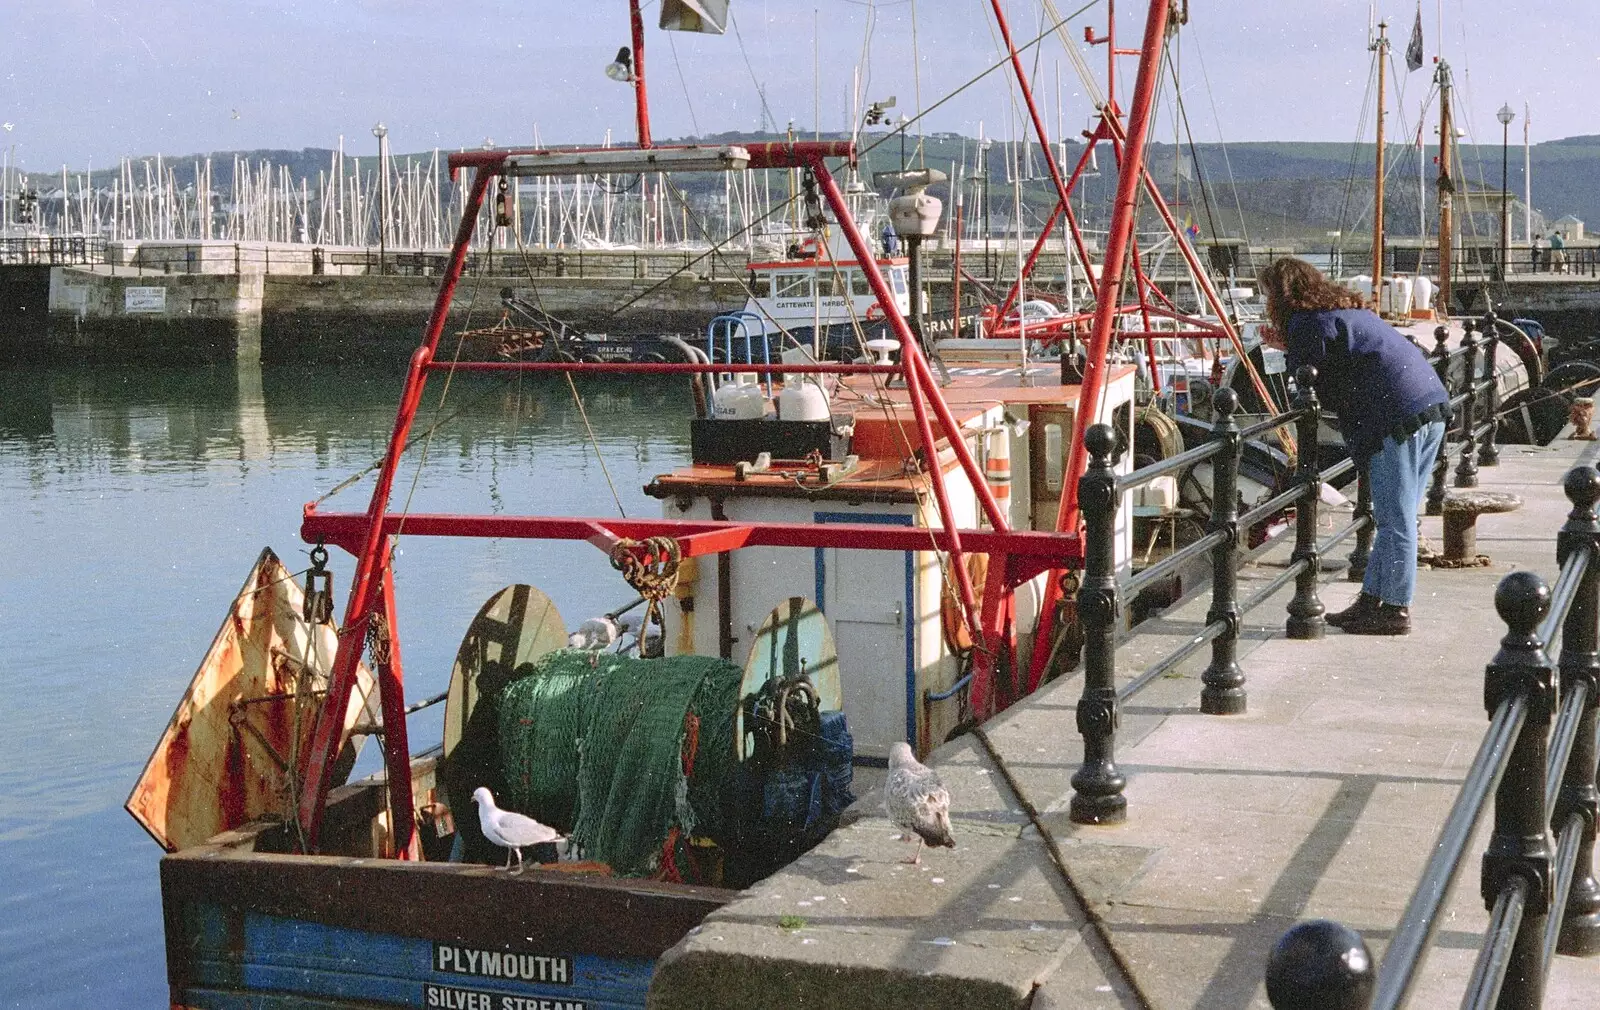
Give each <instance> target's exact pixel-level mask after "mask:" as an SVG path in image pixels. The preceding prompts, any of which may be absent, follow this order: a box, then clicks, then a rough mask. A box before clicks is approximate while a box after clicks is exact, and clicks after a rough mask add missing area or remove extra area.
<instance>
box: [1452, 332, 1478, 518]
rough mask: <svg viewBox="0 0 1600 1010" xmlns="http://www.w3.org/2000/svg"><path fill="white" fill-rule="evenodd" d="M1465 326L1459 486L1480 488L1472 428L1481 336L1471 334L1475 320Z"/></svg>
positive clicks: (1476, 397) (1457, 465) (1475, 413)
mask: <svg viewBox="0 0 1600 1010" xmlns="http://www.w3.org/2000/svg"><path fill="white" fill-rule="evenodd" d="M1464 325H1465V327H1466V331H1467V332H1466V333H1464V334H1462V336H1461V347H1462V350H1464V351H1466V361H1465V362H1463V366H1464V367H1463V368H1462V371H1461V376H1462V382H1461V385H1462V387H1463V391H1464V392H1465V393H1466V394H1467V398H1466V399H1465V400H1463V401H1462V402H1461V462H1459V463H1457V464H1456V487H1477V486H1478V461H1477V460H1476V459H1475V458H1474V456H1473V453H1474V452H1476V451H1477V448H1478V445H1477V437H1476V436H1475V435H1474V434H1473V429H1474V428H1475V427H1477V424H1478V421H1477V415H1478V410H1477V403H1478V335H1477V334H1476V333H1474V332H1472V320H1470V319H1468V320H1467V321H1466V323H1465V324H1464Z"/></svg>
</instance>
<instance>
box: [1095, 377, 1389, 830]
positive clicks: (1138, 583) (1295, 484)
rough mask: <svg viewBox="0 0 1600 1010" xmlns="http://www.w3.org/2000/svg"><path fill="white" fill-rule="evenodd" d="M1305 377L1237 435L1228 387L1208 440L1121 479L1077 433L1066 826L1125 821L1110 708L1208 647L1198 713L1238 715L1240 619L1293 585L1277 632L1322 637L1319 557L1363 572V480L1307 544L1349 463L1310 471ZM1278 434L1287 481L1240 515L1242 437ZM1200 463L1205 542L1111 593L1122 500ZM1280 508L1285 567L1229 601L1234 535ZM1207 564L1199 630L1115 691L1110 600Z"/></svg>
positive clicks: (1315, 408) (1314, 424) (1315, 409)
mask: <svg viewBox="0 0 1600 1010" xmlns="http://www.w3.org/2000/svg"><path fill="white" fill-rule="evenodd" d="M1315 378H1316V372H1315V371H1314V370H1313V369H1301V371H1300V374H1299V375H1297V376H1296V385H1297V388H1298V389H1299V393H1298V395H1297V396H1296V398H1295V401H1294V406H1293V408H1292V409H1290V410H1289V411H1287V412H1285V413H1283V414H1279V415H1278V416H1276V417H1272V418H1268V419H1266V420H1263V421H1261V422H1259V423H1257V424H1253V425H1251V427H1250V428H1248V429H1241V428H1240V427H1239V425H1238V423H1237V422H1236V421H1235V420H1234V417H1233V415H1234V413H1235V412H1236V411H1237V410H1238V406H1239V398H1238V396H1237V394H1235V393H1234V391H1233V390H1231V389H1227V388H1223V389H1220V390H1218V391H1217V394H1216V399H1215V410H1216V423H1215V426H1214V427H1213V429H1212V436H1211V439H1210V441H1208V442H1207V443H1206V444H1205V445H1201V446H1196V447H1195V448H1192V449H1189V450H1186V451H1185V452H1182V453H1179V454H1178V455H1176V456H1172V457H1170V458H1168V459H1165V460H1162V461H1161V462H1159V463H1155V464H1152V465H1150V466H1147V467H1144V468H1142V469H1139V470H1136V471H1134V472H1133V473H1130V474H1127V475H1124V476H1118V475H1117V474H1116V473H1115V472H1113V470H1112V465H1113V460H1112V453H1113V451H1114V449H1115V447H1116V444H1117V438H1116V432H1115V431H1114V430H1113V429H1112V428H1111V427H1110V426H1109V425H1103V424H1101V425H1095V426H1093V427H1091V428H1090V429H1089V430H1088V431H1087V432H1085V433H1084V445H1085V446H1086V447H1087V448H1088V450H1089V466H1088V470H1087V471H1086V472H1085V473H1084V475H1083V479H1082V480H1081V481H1080V482H1079V484H1078V503H1079V507H1080V509H1081V510H1082V512H1083V519H1084V526H1085V558H1084V572H1083V585H1082V587H1081V588H1080V589H1079V591H1078V619H1079V622H1080V624H1081V626H1082V629H1083V633H1084V651H1083V669H1084V678H1083V694H1082V697H1081V698H1080V699H1079V701H1078V713H1077V722H1078V732H1079V733H1081V734H1082V735H1083V745H1084V758H1083V764H1082V766H1081V767H1079V769H1078V771H1077V773H1076V774H1075V775H1073V778H1072V787H1073V790H1074V792H1073V796H1072V802H1071V808H1070V813H1071V817H1072V819H1073V820H1074V821H1076V822H1077V823H1079V824H1109V823H1114V822H1117V821H1121V820H1122V819H1123V818H1124V817H1125V816H1126V814H1127V799H1126V797H1125V796H1124V795H1123V792H1122V791H1123V787H1124V785H1125V784H1126V783H1125V782H1124V780H1123V777H1122V773H1121V772H1120V771H1119V770H1118V769H1117V765H1116V756H1115V750H1116V731H1117V726H1118V706H1119V704H1120V703H1122V702H1124V701H1126V700H1127V699H1129V698H1130V697H1132V696H1133V695H1135V694H1137V693H1138V692H1139V691H1141V690H1143V689H1144V688H1145V687H1146V686H1147V685H1149V684H1150V683H1152V682H1153V681H1155V680H1156V679H1157V678H1159V677H1161V676H1162V675H1164V674H1166V673H1168V672H1170V671H1171V670H1173V669H1174V668H1176V667H1177V666H1178V665H1179V664H1180V663H1182V662H1183V661H1184V660H1186V659H1188V658H1189V657H1190V656H1192V655H1194V654H1195V653H1196V652H1198V651H1200V650H1201V649H1202V648H1204V647H1205V646H1207V645H1210V646H1211V662H1210V664H1209V665H1207V667H1206V670H1205V673H1204V674H1203V675H1202V678H1201V680H1202V683H1203V685H1204V686H1203V688H1202V690H1201V694H1200V708H1201V710H1202V711H1204V712H1206V713H1208V714H1211V715H1237V714H1239V713H1241V712H1244V711H1245V707H1246V691H1245V673H1244V670H1243V669H1242V668H1241V667H1240V666H1239V660H1238V640H1239V625H1240V621H1241V619H1242V618H1243V616H1244V615H1245V614H1247V613H1249V612H1250V611H1251V610H1254V609H1255V608H1256V607H1259V606H1260V605H1261V604H1263V603H1265V602H1266V601H1267V600H1269V599H1271V598H1272V597H1273V595H1275V594H1276V593H1277V592H1278V591H1279V590H1281V589H1282V588H1283V587H1284V586H1286V585H1288V584H1289V583H1290V582H1293V583H1294V584H1295V592H1294V597H1293V598H1292V599H1291V600H1290V601H1289V604H1288V618H1287V622H1286V632H1287V634H1288V635H1289V637H1290V638H1297V639H1313V638H1321V637H1322V635H1323V632H1324V630H1325V622H1324V620H1323V613H1324V607H1323V605H1322V601H1321V600H1320V599H1319V598H1318V596H1317V575H1318V573H1319V571H1320V570H1321V564H1320V558H1321V557H1322V556H1323V555H1324V554H1326V553H1327V552H1328V551H1330V550H1332V549H1333V548H1334V547H1336V546H1338V545H1339V544H1340V543H1342V542H1344V541H1345V540H1346V539H1348V538H1350V537H1351V536H1354V537H1356V545H1355V549H1354V551H1353V552H1352V554H1351V556H1350V577H1351V578H1352V579H1357V580H1359V579H1360V578H1361V576H1362V575H1363V574H1364V573H1365V571H1366V563H1367V556H1368V554H1369V553H1370V552H1371V548H1372V497H1371V494H1370V490H1369V488H1368V487H1367V481H1366V474H1365V472H1362V473H1361V474H1360V476H1359V483H1360V489H1359V491H1358V496H1357V500H1356V510H1355V513H1354V515H1353V517H1352V520H1351V522H1350V523H1349V524H1347V525H1346V526H1345V527H1344V528H1342V529H1341V530H1339V531H1338V532H1336V533H1334V534H1333V535H1332V536H1330V537H1328V538H1327V539H1326V540H1323V541H1321V542H1319V541H1318V540H1317V523H1318V513H1319V509H1320V505H1321V501H1322V485H1323V483H1324V482H1326V481H1329V480H1333V479H1336V478H1338V477H1340V476H1342V475H1344V474H1345V473H1348V472H1349V471H1350V470H1351V469H1352V468H1354V467H1355V464H1354V463H1353V462H1352V461H1350V460H1348V459H1347V460H1344V461H1342V462H1340V463H1338V464H1336V465H1334V466H1332V467H1329V468H1328V469H1327V470H1322V469H1320V468H1319V460H1318V452H1317V432H1318V428H1319V426H1320V424H1321V421H1322V408H1321V405H1320V404H1319V403H1318V402H1317V396H1316V392H1315V391H1314V390H1313V388H1312V384H1313V382H1314V381H1315ZM1287 425H1294V426H1295V428H1296V442H1297V444H1298V452H1299V456H1298V460H1297V464H1296V469H1295V475H1294V479H1293V480H1292V481H1291V482H1290V484H1289V486H1288V487H1287V488H1286V489H1285V490H1284V491H1282V492H1281V493H1279V494H1277V495H1275V496H1273V497H1272V498H1271V499H1269V500H1268V501H1265V502H1262V503H1261V504H1259V505H1256V506H1254V507H1252V508H1250V509H1247V510H1245V511H1243V512H1240V511H1239V505H1238V497H1239V495H1238V474H1239V460H1240V455H1241V452H1242V449H1243V445H1244V439H1245V436H1246V435H1247V434H1250V433H1258V434H1259V433H1263V432H1267V431H1271V430H1274V429H1277V428H1282V427H1285V426H1287ZM1202 462H1209V463H1210V464H1211V516H1210V520H1209V522H1208V523H1207V525H1206V532H1205V535H1203V536H1202V537H1200V538H1199V539H1198V540H1196V541H1194V542H1193V543H1191V544H1188V545H1187V546H1185V547H1183V548H1181V549H1178V550H1175V551H1173V552H1172V553H1171V554H1169V555H1168V556H1167V557H1166V558H1164V559H1162V560H1161V561H1159V562H1157V563H1156V564H1153V565H1150V566H1149V567H1147V568H1145V569H1143V570H1142V571H1140V572H1138V573H1137V574H1135V575H1133V576H1131V577H1130V578H1128V579H1126V580H1124V581H1123V582H1122V583H1120V584H1119V583H1118V581H1117V573H1116V542H1115V539H1116V534H1115V529H1116V519H1117V509H1118V505H1119V503H1120V501H1121V500H1122V497H1123V492H1125V491H1127V490H1129V489H1131V488H1135V487H1139V486H1141V485H1143V484H1148V483H1149V482H1150V481H1152V480H1154V479H1155V478H1157V477H1160V476H1163V475H1165V474H1169V473H1174V472H1177V471H1180V470H1183V469H1186V468H1188V467H1191V466H1194V465H1195V464H1197V463H1202ZM1291 506H1292V507H1293V508H1294V510H1295V534H1294V551H1293V553H1292V554H1291V556H1290V561H1289V565H1288V567H1287V568H1286V569H1285V570H1284V571H1283V572H1282V573H1281V574H1280V575H1278V576H1277V577H1276V578H1274V579H1272V580H1271V581H1269V582H1268V583H1266V584H1265V585H1263V586H1262V587H1261V588H1260V589H1258V590H1257V591H1256V592H1255V593H1253V594H1251V595H1250V597H1249V598H1247V599H1245V600H1243V601H1241V600H1240V599H1239V598H1238V590H1239V579H1238V572H1239V566H1240V564H1241V563H1242V560H1243V555H1242V554H1241V552H1240V550H1239V544H1240V535H1239V533H1240V530H1244V529H1248V528H1250V527H1251V526H1253V525H1255V524H1257V523H1259V522H1261V521H1263V520H1265V519H1267V518H1269V517H1271V516H1274V515H1276V514H1278V513H1280V512H1282V511H1283V510H1284V509H1286V508H1289V507H1291ZM1208 556H1209V558H1210V561H1211V605H1210V607H1209V608H1208V610H1207V611H1206V618H1205V620H1206V625H1205V627H1204V628H1202V629H1201V630H1200V631H1199V632H1198V633H1197V634H1195V635H1194V636H1193V637H1191V638H1190V639H1189V640H1188V641H1186V642H1184V643H1183V644H1182V645H1181V646H1179V647H1178V648H1177V649H1175V650H1173V651H1172V652H1171V653H1170V654H1168V655H1167V656H1166V657H1165V658H1163V659H1161V660H1160V661H1158V662H1157V663H1155V664H1154V665H1152V666H1151V667H1149V668H1148V669H1146V670H1144V671H1142V672H1141V673H1140V674H1139V675H1138V676H1136V677H1134V678H1133V679H1132V680H1131V681H1129V682H1128V683H1127V684H1124V685H1122V686H1120V687H1119V686H1118V684H1117V666H1116V635H1117V626H1118V611H1119V608H1120V601H1121V600H1122V599H1124V598H1129V599H1131V598H1132V597H1133V596H1134V595H1136V594H1137V593H1139V592H1140V591H1141V590H1143V589H1145V588H1146V587H1149V586H1152V585H1155V584H1156V583H1158V582H1160V581H1162V580H1164V579H1168V578H1170V577H1171V576H1173V575H1174V574H1176V573H1177V572H1178V571H1180V570H1182V569H1183V568H1185V567H1186V566H1188V565H1191V564H1194V563H1196V562H1200V561H1202V560H1204V559H1205V558H1207V557H1208Z"/></svg>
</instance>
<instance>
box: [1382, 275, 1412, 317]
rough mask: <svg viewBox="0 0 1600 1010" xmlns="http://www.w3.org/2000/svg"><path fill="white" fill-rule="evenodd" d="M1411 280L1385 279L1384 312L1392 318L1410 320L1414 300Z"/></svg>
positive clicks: (1402, 278) (1407, 278) (1400, 278)
mask: <svg viewBox="0 0 1600 1010" xmlns="http://www.w3.org/2000/svg"><path fill="white" fill-rule="evenodd" d="M1412 293H1413V291H1412V286H1411V278H1409V277H1385V278H1384V279H1383V310H1384V312H1385V313H1387V314H1388V315H1391V316H1399V317H1401V318H1409V317H1410V315H1411V299H1412Z"/></svg>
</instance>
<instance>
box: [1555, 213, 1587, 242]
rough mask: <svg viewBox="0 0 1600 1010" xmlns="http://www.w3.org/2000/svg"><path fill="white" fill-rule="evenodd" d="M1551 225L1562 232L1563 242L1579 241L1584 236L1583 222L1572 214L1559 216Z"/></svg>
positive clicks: (1558, 231)
mask: <svg viewBox="0 0 1600 1010" xmlns="http://www.w3.org/2000/svg"><path fill="white" fill-rule="evenodd" d="M1551 227H1552V228H1554V229H1555V231H1556V232H1557V233H1558V234H1560V236H1561V240H1562V241H1563V242H1577V241H1579V240H1581V239H1582V238H1583V222H1582V221H1580V220H1578V219H1577V218H1576V217H1574V216H1573V215H1571V214H1568V215H1567V216H1566V217H1563V218H1558V219H1557V220H1556V223H1555V224H1553V225H1551Z"/></svg>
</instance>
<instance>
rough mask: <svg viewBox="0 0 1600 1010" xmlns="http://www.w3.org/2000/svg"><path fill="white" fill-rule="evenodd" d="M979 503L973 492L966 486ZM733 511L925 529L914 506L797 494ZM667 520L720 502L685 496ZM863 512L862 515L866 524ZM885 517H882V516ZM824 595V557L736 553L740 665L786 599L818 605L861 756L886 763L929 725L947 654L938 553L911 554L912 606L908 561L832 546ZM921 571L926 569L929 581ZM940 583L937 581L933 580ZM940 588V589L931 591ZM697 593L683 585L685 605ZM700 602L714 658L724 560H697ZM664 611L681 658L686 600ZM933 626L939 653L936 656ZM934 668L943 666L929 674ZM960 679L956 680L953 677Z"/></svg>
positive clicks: (728, 503)
mask: <svg viewBox="0 0 1600 1010" xmlns="http://www.w3.org/2000/svg"><path fill="white" fill-rule="evenodd" d="M967 494H968V496H969V497H970V495H971V489H970V486H969V487H968V488H967ZM723 511H724V514H725V515H726V516H727V518H728V519H729V520H730V521H733V522H738V521H740V520H744V521H747V522H803V523H808V524H809V523H814V522H816V521H817V518H816V517H817V516H818V514H823V513H826V514H833V515H841V516H843V515H849V516H851V517H852V518H850V519H849V520H841V521H850V522H857V521H859V522H872V521H873V520H874V518H875V517H883V516H898V517H904V521H905V524H906V525H912V526H916V525H922V519H921V518H920V517H919V516H918V510H917V508H916V506H915V505H913V504H910V503H906V504H897V503H889V504H885V503H873V504H865V505H852V504H849V503H847V502H840V501H818V500H812V499H788V498H754V497H752V498H729V499H726V500H725V501H724V504H723ZM662 513H663V515H665V516H666V517H668V518H674V519H677V518H682V519H711V518H712V515H711V506H710V503H709V501H708V500H707V499H706V498H704V497H696V498H694V499H692V501H691V503H690V506H689V508H688V509H687V510H686V511H685V510H680V509H679V508H678V505H677V503H676V500H674V499H669V500H667V501H666V502H664V503H663V508H662ZM855 516H859V517H860V518H859V519H857V518H855ZM879 521H882V520H879ZM823 555H824V556H823V573H824V575H823V581H824V592H823V598H822V599H817V571H818V568H817V552H816V551H815V550H810V549H805V548H792V547H746V548H741V549H740V550H737V551H734V552H732V554H731V556H730V591H731V598H730V599H731V617H732V620H731V622H730V623H731V625H732V633H733V636H734V643H733V649H732V653H733V654H732V657H731V659H732V661H733V662H735V663H737V664H739V665H741V666H743V665H744V663H745V661H746V659H747V658H748V655H749V650H750V642H751V641H752V640H753V638H754V637H755V632H756V631H757V630H758V629H759V628H760V626H761V623H762V622H763V621H764V620H766V617H767V614H768V613H770V612H771V610H772V608H773V607H776V606H777V605H778V604H779V603H781V602H782V601H783V600H785V599H787V598H788V597H790V596H804V597H805V598H807V599H809V600H813V601H815V602H816V603H817V604H818V605H819V606H820V607H821V608H822V610H823V612H824V614H826V616H827V618H828V624H829V628H830V630H831V631H832V632H833V636H834V641H835V643H836V644H837V645H838V649H839V672H840V682H841V684H842V686H843V692H844V710H845V716H846V718H847V719H848V720H849V723H850V730H851V733H852V735H853V736H854V737H855V742H856V754H857V755H858V756H865V757H869V758H880V759H881V758H885V757H887V755H888V750H889V745H890V744H893V743H896V742H899V741H908V742H912V743H913V744H914V743H915V741H911V740H909V739H908V736H907V731H906V728H907V724H908V721H910V722H912V723H913V724H914V725H920V724H921V722H922V713H921V698H922V691H923V690H924V688H923V686H922V685H923V684H924V683H928V682H932V680H930V677H929V676H928V674H936V673H937V669H938V664H939V661H940V659H941V657H942V651H943V639H942V636H941V634H940V631H939V623H938V622H939V605H938V601H939V592H938V583H937V579H938V573H939V565H938V560H937V555H935V554H934V553H933V552H916V553H914V554H912V555H911V559H912V560H911V568H912V579H911V582H910V588H911V601H910V606H909V607H907V606H906V601H905V596H906V587H907V580H906V575H905V570H906V555H905V554H904V553H902V552H897V551H869V550H849V549H840V548H825V549H824V551H823ZM922 572H927V573H928V575H927V576H924V575H922V574H919V573H922ZM930 578H931V580H932V581H931V583H930V581H929V579H930ZM930 587H931V588H930ZM687 588H688V587H680V592H679V594H678V596H679V599H680V601H681V598H682V597H683V596H684V595H685V594H686V589H687ZM692 592H693V596H694V612H693V625H694V627H693V635H692V638H693V643H694V652H695V653H696V654H699V655H705V656H715V655H717V654H718V648H719V629H718V612H717V599H718V575H717V560H716V557H715V556H708V557H703V558H699V559H697V564H696V566H695V580H694V584H693V586H692ZM663 609H664V620H665V625H666V636H667V637H666V642H667V651H668V652H669V653H673V654H675V653H677V652H678V651H680V650H679V648H678V639H679V629H680V628H681V627H682V626H683V624H682V622H683V620H684V614H683V611H682V607H681V602H680V603H678V604H676V605H674V604H669V605H668V606H667V607H665V608H663ZM908 620H909V621H912V622H914V623H913V624H912V641H913V643H914V645H915V651H914V655H913V657H912V662H911V667H912V676H911V677H909V678H908V676H907V659H906V651H907V650H906V639H907V634H906V622H907V621H908ZM930 624H931V626H932V634H933V636H934V637H933V639H932V640H931V641H932V643H933V647H934V649H935V650H936V651H933V652H929V651H928V643H929V641H930V639H929V637H928V627H929V625H930ZM929 663H931V664H932V665H933V666H934V670H931V671H926V672H925V668H926V667H927V666H928V664H929ZM952 680H953V678H952ZM908 696H913V697H914V698H915V699H916V703H917V704H916V710H915V712H914V713H913V716H912V717H911V719H909V720H908V716H907V703H906V699H907V698H908Z"/></svg>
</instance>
